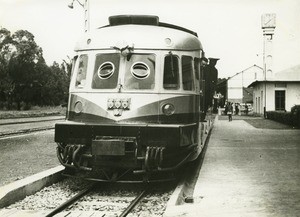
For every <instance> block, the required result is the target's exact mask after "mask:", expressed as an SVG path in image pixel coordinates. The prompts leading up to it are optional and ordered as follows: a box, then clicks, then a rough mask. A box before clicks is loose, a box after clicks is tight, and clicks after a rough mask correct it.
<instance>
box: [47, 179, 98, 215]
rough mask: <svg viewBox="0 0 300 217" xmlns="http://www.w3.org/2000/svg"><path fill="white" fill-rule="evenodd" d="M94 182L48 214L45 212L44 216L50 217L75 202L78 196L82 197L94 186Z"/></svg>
mask: <svg viewBox="0 0 300 217" xmlns="http://www.w3.org/2000/svg"><path fill="white" fill-rule="evenodd" d="M95 185H96V183H95V184H93V185H91V186H89V187H87V188H86V189H84V190H82V191H80V192H79V193H78V194H76V195H75V196H74V197H72V198H70V199H69V200H67V201H66V202H64V203H63V204H61V205H60V206H58V207H56V208H55V209H54V210H52V211H51V212H50V213H49V214H47V215H46V216H45V217H52V216H54V215H56V214H57V213H59V212H61V211H63V210H64V209H66V208H67V207H68V206H69V205H71V204H73V203H75V202H76V201H77V200H79V199H80V198H82V197H83V196H85V195H87V194H88V193H89V192H90V190H92V189H93V188H94V187H95Z"/></svg>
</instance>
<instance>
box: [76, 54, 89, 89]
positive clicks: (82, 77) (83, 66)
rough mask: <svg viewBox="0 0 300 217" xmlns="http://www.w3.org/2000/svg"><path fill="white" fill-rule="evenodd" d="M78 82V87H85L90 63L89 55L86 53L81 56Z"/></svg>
mask: <svg viewBox="0 0 300 217" xmlns="http://www.w3.org/2000/svg"><path fill="white" fill-rule="evenodd" d="M78 61H79V63H78V70H77V77H76V84H75V86H76V87H77V88H83V87H84V86H85V82H86V72H87V64H88V56H87V55H86V54H84V55H80V56H79V60H78Z"/></svg>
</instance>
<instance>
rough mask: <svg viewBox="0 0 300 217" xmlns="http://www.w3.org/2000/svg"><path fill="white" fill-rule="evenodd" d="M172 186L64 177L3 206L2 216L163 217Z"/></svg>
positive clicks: (173, 184)
mask: <svg viewBox="0 0 300 217" xmlns="http://www.w3.org/2000/svg"><path fill="white" fill-rule="evenodd" d="M175 187H176V183H175V182H172V184H170V183H168V184H166V183H160V184H155V185H153V184H147V185H145V184H139V185H136V184H117V183H115V184H113V183H99V182H97V184H92V185H91V182H87V181H84V180H80V179H69V178H67V179H64V180H62V181H60V182H58V183H55V184H53V185H51V186H48V187H45V188H43V189H42V190H40V191H39V192H37V193H35V194H33V195H30V196H27V197H26V198H24V199H23V200H21V201H18V202H16V203H14V204H12V205H10V206H8V207H6V208H5V213H7V212H15V213H17V214H18V215H19V216H22V215H25V214H26V213H36V214H37V215H38V216H47V217H49V216H59V217H62V216H122V217H125V216H127V215H128V214H130V216H132V217H133V216H153V215H154V216H162V215H163V213H164V210H165V209H166V206H167V202H168V200H169V198H170V196H171V195H172V193H173V191H174V189H175ZM0 215H1V212H0ZM18 215H16V216H18ZM12 216H13V215H12ZM12 216H11V217H12Z"/></svg>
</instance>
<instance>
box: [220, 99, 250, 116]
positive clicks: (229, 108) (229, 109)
mask: <svg viewBox="0 0 300 217" xmlns="http://www.w3.org/2000/svg"><path fill="white" fill-rule="evenodd" d="M239 111H240V109H239V104H238V103H235V104H234V110H233V103H232V102H227V104H226V106H225V113H226V114H227V115H228V120H229V121H232V115H233V112H235V115H238V114H239ZM248 111H249V108H248V105H247V104H246V105H245V114H246V115H248Z"/></svg>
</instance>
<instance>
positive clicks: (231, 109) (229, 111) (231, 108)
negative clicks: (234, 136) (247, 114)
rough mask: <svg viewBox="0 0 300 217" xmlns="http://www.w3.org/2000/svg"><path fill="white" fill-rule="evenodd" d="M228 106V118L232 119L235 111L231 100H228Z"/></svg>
mask: <svg viewBox="0 0 300 217" xmlns="http://www.w3.org/2000/svg"><path fill="white" fill-rule="evenodd" d="M227 106H228V108H227V115H228V120H229V121H232V113H233V106H232V103H231V102H228V105H227Z"/></svg>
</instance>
